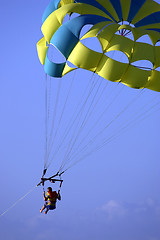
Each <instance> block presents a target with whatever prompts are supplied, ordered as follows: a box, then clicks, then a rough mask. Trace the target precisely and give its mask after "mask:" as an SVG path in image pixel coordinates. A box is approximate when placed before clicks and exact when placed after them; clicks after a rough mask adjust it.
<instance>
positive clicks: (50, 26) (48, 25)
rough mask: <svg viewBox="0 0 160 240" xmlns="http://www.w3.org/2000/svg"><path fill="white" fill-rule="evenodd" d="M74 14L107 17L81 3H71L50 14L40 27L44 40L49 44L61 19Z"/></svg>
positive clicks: (101, 12)
mask: <svg viewBox="0 0 160 240" xmlns="http://www.w3.org/2000/svg"><path fill="white" fill-rule="evenodd" d="M70 12H76V13H79V14H95V15H99V16H103V17H108V15H106V14H105V13H104V12H103V11H101V10H99V9H97V8H95V7H93V6H91V5H88V4H83V3H77V4H75V3H71V4H67V5H64V6H63V7H61V8H59V9H57V10H56V11H54V12H53V13H51V14H50V15H49V16H48V18H47V19H46V21H45V22H44V23H43V25H42V28H41V30H42V32H43V35H44V36H45V38H46V40H47V41H48V42H50V39H51V38H52V36H53V34H54V33H55V31H56V30H57V29H58V28H59V27H60V26H61V24H62V22H63V19H64V17H65V15H66V14H67V13H70Z"/></svg>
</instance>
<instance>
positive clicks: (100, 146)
mask: <svg viewBox="0 0 160 240" xmlns="http://www.w3.org/2000/svg"><path fill="white" fill-rule="evenodd" d="M157 105H159V102H158V103H156V104H154V106H152V107H150V109H153V108H154V107H155V106H157ZM159 110H160V108H157V109H155V110H154V111H153V112H152V113H155V112H157V111H159ZM152 113H151V112H150V113H149V114H148V115H146V116H145V117H143V118H141V119H138V121H137V122H136V123H135V122H133V124H132V126H131V127H133V126H135V125H136V124H137V123H139V122H141V121H144V120H145V119H146V118H148V117H149V116H150V115H151V114H152ZM128 127H129V125H127V126H124V127H123V129H121V131H123V132H124V131H127V130H128V129H129V128H128ZM121 131H119V133H116V134H114V135H112V136H111V137H109V138H108V139H105V140H104V142H103V143H101V144H99V145H98V146H97V147H96V148H94V149H92V150H91V151H89V152H88V153H86V154H85V155H83V156H81V157H80V158H79V159H78V160H77V161H75V162H73V163H72V164H71V165H69V166H68V167H67V168H66V169H64V170H63V173H65V172H66V171H67V170H69V169H70V168H72V167H73V166H75V165H76V164H78V163H79V162H81V161H82V160H84V159H85V158H87V157H88V156H90V155H92V154H93V153H94V152H97V151H98V150H100V149H101V148H103V147H104V146H106V145H107V144H108V143H110V142H111V141H113V140H114V139H115V138H117V137H118V136H119V135H121V134H122V132H121Z"/></svg>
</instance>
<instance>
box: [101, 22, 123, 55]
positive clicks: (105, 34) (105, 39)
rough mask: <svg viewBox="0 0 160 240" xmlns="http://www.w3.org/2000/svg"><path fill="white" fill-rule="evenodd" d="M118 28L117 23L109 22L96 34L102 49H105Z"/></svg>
mask: <svg viewBox="0 0 160 240" xmlns="http://www.w3.org/2000/svg"><path fill="white" fill-rule="evenodd" d="M118 28H119V25H118V24H110V25H108V26H107V27H105V28H104V29H103V30H102V31H101V32H100V33H99V34H98V36H97V37H98V39H99V41H100V43H101V45H102V49H103V51H105V50H106V49H107V46H108V44H109V42H110V41H111V39H112V38H113V36H114V34H115V33H116V32H117V30H118Z"/></svg>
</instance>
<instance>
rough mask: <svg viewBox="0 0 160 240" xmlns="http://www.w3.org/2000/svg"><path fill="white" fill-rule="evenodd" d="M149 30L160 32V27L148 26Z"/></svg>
mask: <svg viewBox="0 0 160 240" xmlns="http://www.w3.org/2000/svg"><path fill="white" fill-rule="evenodd" d="M147 30H152V31H156V32H159V33H160V28H147Z"/></svg>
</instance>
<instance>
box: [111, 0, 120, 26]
mask: <svg viewBox="0 0 160 240" xmlns="http://www.w3.org/2000/svg"><path fill="white" fill-rule="evenodd" d="M109 1H110V2H111V4H112V6H113V7H114V9H115V11H116V13H117V15H118V18H119V20H120V21H122V20H123V16H122V7H121V2H120V0H109Z"/></svg>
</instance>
